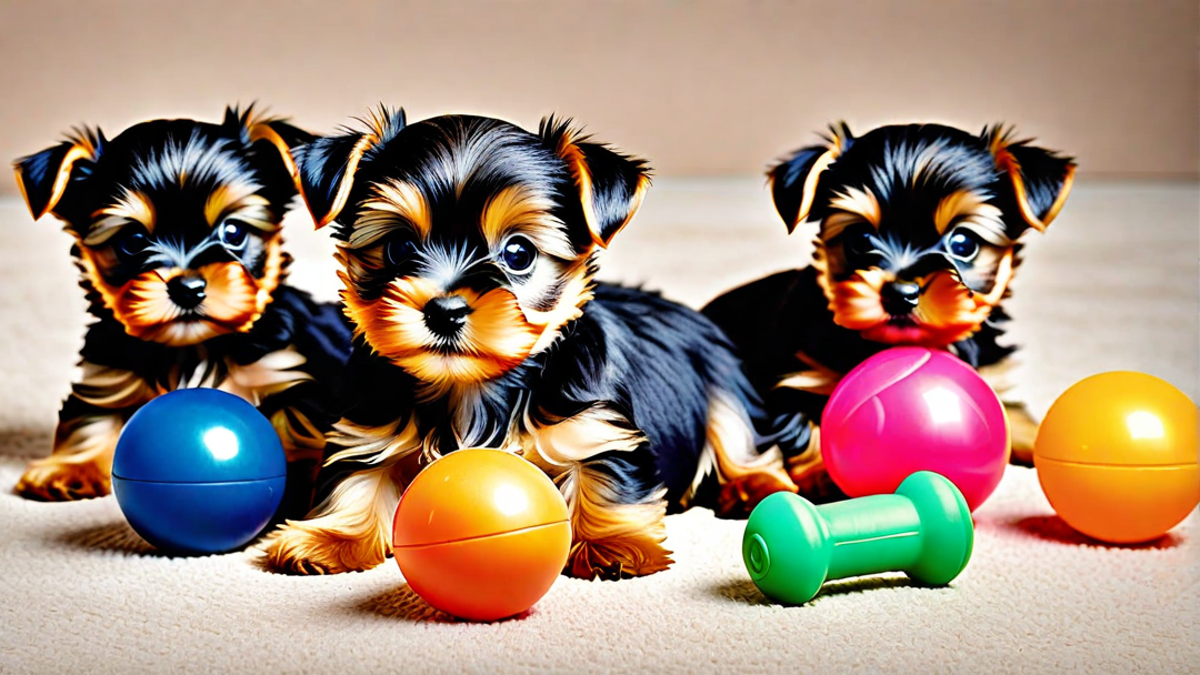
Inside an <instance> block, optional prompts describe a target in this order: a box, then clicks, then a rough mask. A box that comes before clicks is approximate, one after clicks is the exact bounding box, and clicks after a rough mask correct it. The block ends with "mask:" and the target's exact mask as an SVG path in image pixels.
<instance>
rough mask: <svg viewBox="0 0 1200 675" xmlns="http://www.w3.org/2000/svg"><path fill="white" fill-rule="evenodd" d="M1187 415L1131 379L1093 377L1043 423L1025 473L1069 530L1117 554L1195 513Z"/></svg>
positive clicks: (1197, 474)
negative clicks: (1113, 547)
mask: <svg viewBox="0 0 1200 675" xmlns="http://www.w3.org/2000/svg"><path fill="white" fill-rule="evenodd" d="M1197 434H1198V428H1197V411H1196V405H1195V404H1194V403H1192V401H1191V400H1190V399H1189V398H1188V397H1187V396H1186V395H1184V393H1183V392H1181V391H1179V390H1178V389H1176V388H1175V387H1173V386H1171V385H1170V384H1167V383H1166V382H1164V381H1162V380H1160V379H1158V378H1157V377H1152V376H1150V375H1145V374H1143V373H1134V372H1112V373H1102V374H1100V375H1093V376H1092V377H1089V378H1087V379H1084V380H1082V381H1080V382H1079V383H1078V384H1076V385H1075V386H1073V387H1071V388H1070V389H1068V390H1067V391H1066V392H1064V393H1063V395H1062V396H1059V397H1058V400H1057V401H1055V402H1054V405H1053V406H1051V407H1050V412H1048V413H1046V419H1045V420H1043V421H1042V425H1041V428H1040V429H1039V430H1038V436H1037V441H1036V443H1035V444H1034V450H1033V463H1034V466H1035V467H1037V473H1038V481H1039V482H1040V483H1041V485H1042V491H1043V492H1045V493H1046V498H1047V499H1049V500H1050V505H1051V506H1053V507H1054V510H1055V511H1057V512H1058V515H1059V516H1060V517H1061V518H1062V519H1063V520H1064V521H1065V522H1066V523H1067V524H1068V525H1070V526H1071V527H1073V528H1075V529H1076V530H1078V531H1080V532H1082V533H1083V534H1086V535H1088V536H1089V537H1092V538H1094V539H1099V540H1101V541H1107V542H1112V543H1118V544H1132V543H1138V542H1144V541H1150V540H1152V539H1156V538H1158V537H1160V536H1162V535H1163V534H1164V533H1166V532H1167V530H1170V529H1171V528H1172V527H1175V526H1176V525H1178V524H1179V523H1180V522H1181V521H1182V520H1183V519H1184V518H1186V517H1187V515H1188V514H1189V513H1191V511H1192V509H1194V508H1196V505H1197V504H1198V503H1200V465H1198V464H1197V445H1198V443H1197Z"/></svg>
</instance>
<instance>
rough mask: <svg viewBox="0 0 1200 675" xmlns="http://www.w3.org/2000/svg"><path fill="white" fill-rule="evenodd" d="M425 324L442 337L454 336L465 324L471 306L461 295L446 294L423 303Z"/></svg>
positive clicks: (430, 330)
mask: <svg viewBox="0 0 1200 675" xmlns="http://www.w3.org/2000/svg"><path fill="white" fill-rule="evenodd" d="M423 311H424V314H425V326H426V327H427V328H429V332H431V333H433V334H434V335H437V336H438V337H442V338H447V339H449V338H454V337H456V336H457V335H458V334H459V332H461V331H462V328H463V326H465V325H467V315H468V314H470V313H471V307H470V306H469V305H468V304H467V299H466V298H464V297H462V296H461V295H446V296H442V297H437V298H433V299H432V300H430V301H429V302H427V303H425V308H424V310H423Z"/></svg>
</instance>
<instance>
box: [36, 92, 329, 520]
mask: <svg viewBox="0 0 1200 675" xmlns="http://www.w3.org/2000/svg"><path fill="white" fill-rule="evenodd" d="M311 138H312V136H311V135H309V134H308V133H306V132H304V131H301V130H300V129H297V128H295V127H293V126H291V125H289V124H287V123H285V122H283V121H281V120H278V119H271V118H263V117H257V118H256V117H255V116H254V115H253V114H252V111H251V110H247V111H245V112H244V113H239V112H238V111H236V110H233V109H229V110H227V111H226V114H225V119H224V121H223V123H221V124H207V123H202V122H195V121H192V120H183V119H179V120H155V121H150V122H145V123H142V124H138V125H135V126H133V127H130V128H129V129H127V130H125V131H124V132H122V133H121V134H120V135H118V136H116V137H115V138H113V139H112V140H108V139H106V138H105V137H104V135H103V133H102V132H100V131H99V130H83V131H79V132H76V133H75V134H73V135H72V136H70V137H69V138H68V139H67V140H66V141H64V142H62V143H60V144H58V145H56V146H53V147H51V148H48V149H46V150H44V151H42V152H40V153H37V154H35V155H30V156H28V157H25V158H23V159H20V160H18V161H17V163H16V165H15V168H16V174H17V182H18V184H19V185H20V187H21V191H22V194H24V195H25V199H26V201H27V202H28V204H29V208H30V211H31V212H32V213H33V216H34V218H35V219H37V218H40V217H42V216H43V215H45V214H47V213H51V214H53V215H54V216H55V217H57V218H58V219H60V220H61V221H63V223H64V224H65V230H66V231H67V232H68V233H69V234H71V236H72V237H74V239H75V245H74V247H73V248H72V250H71V253H72V255H73V256H74V258H75V261H76V263H77V265H78V267H79V269H80V271H81V272H82V275H81V277H80V284H81V285H82V286H83V288H84V290H85V291H86V292H87V299H88V301H89V311H90V312H91V314H92V315H93V316H94V317H95V319H96V321H95V322H94V323H93V324H92V325H91V326H90V327H89V328H88V331H87V336H86V338H85V340H84V347H83V351H82V352H81V355H80V356H81V359H82V362H81V364H80V365H81V368H82V373H83V375H82V379H80V380H79V381H78V382H76V383H74V384H73V385H72V387H71V394H70V396H69V397H68V398H67V400H66V402H65V403H64V404H63V407H62V411H61V412H60V413H59V424H58V430H57V432H56V433H55V438H54V450H53V453H52V454H51V455H50V456H49V457H46V458H44V459H39V460H36V461H34V462H32V463H31V464H30V466H29V468H28V470H26V472H25V474H24V475H23V476H22V477H21V479H20V482H19V483H18V484H17V486H16V490H17V492H19V493H20V494H23V495H25V496H27V497H30V498H33V499H43V500H68V499H80V498H86V497H95V496H100V495H104V494H107V493H108V491H109V488H110V480H109V478H110V477H109V471H110V469H111V464H112V453H113V449H114V447H115V444H116V440H117V436H118V435H119V433H120V431H121V428H122V426H123V425H124V424H125V422H126V420H128V419H129V417H130V416H131V415H132V414H133V413H134V412H135V411H136V410H137V409H138V408H139V407H141V406H142V405H143V404H145V403H146V402H148V401H150V400H151V399H153V398H154V397H156V396H158V395H160V394H162V393H165V392H168V391H172V390H174V389H179V388H185V387H213V388H218V389H223V390H225V391H228V392H230V393H233V394H236V395H238V396H241V397H242V398H244V399H246V400H248V401H250V402H251V403H253V404H254V405H256V406H258V408H259V410H260V411H262V412H263V414H265V415H266V416H267V417H268V418H269V419H270V420H271V423H272V424H273V425H274V426H275V428H276V430H277V431H278V433H279V436H280V438H281V440H282V441H283V445H284V448H285V450H286V451H287V453H288V458H289V485H288V490H287V495H285V504H284V507H283V508H284V510H289V509H290V510H291V511H292V512H295V511H296V510H299V513H301V514H302V513H304V512H305V511H306V510H307V508H308V506H309V504H310V503H311V494H312V484H313V478H312V474H313V473H314V470H315V468H316V466H317V463H318V462H319V459H320V457H321V454H322V451H323V448H324V445H325V443H324V435H325V432H326V431H327V430H328V429H329V426H330V425H331V424H332V422H334V421H336V415H335V414H334V413H333V412H332V411H331V410H330V405H331V404H332V401H333V396H332V393H331V392H332V389H333V388H334V387H335V386H336V384H337V380H338V376H339V374H340V370H341V367H342V365H343V364H344V363H345V360H346V359H347V358H348V356H349V351H350V331H349V328H348V326H346V325H345V322H344V321H343V319H342V318H341V317H340V316H339V312H338V310H337V308H336V307H335V306H333V305H318V304H316V303H314V302H313V301H312V299H311V298H310V297H309V296H308V295H307V294H305V293H303V292H301V291H298V290H295V289H293V288H290V287H288V286H286V285H284V284H283V283H282V282H283V280H284V277H285V275H286V271H287V265H288V262H289V258H288V256H287V254H286V253H284V251H283V249H282V240H281V237H280V223H281V220H282V218H283V215H284V212H285V211H286V210H287V208H288V204H289V202H291V201H292V199H293V198H294V197H295V195H296V187H295V180H294V165H293V164H292V163H291V157H290V155H289V153H288V150H289V147H290V146H293V145H296V144H298V143H301V142H307V141H308V140H311ZM163 451H164V452H169V451H170V449H169V448H163Z"/></svg>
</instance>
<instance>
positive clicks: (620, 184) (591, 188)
mask: <svg viewBox="0 0 1200 675" xmlns="http://www.w3.org/2000/svg"><path fill="white" fill-rule="evenodd" d="M538 135H539V136H541V138H542V142H543V143H544V144H545V145H546V147H548V148H550V149H551V150H553V151H554V153H555V154H556V155H558V156H559V157H560V158H562V159H563V161H565V162H566V163H567V169H568V170H569V171H570V172H571V178H572V179H573V180H574V182H575V187H576V188H577V189H578V190H579V201H580V204H582V206H583V217H584V220H586V221H587V227H588V231H590V232H591V235H592V241H593V242H595V244H596V245H598V246H600V247H601V248H607V247H608V244H609V242H611V241H612V238H613V237H614V236H616V234H617V233H618V232H620V231H621V229H622V228H624V227H625V226H626V225H628V224H629V221H630V220H632V219H633V216H634V214H635V213H637V210H638V208H639V207H640V206H641V205H642V198H644V197H645V196H646V189H647V188H648V187H650V168H649V167H648V166H646V162H645V161H644V160H641V159H638V158H636V157H630V156H628V155H623V154H621V153H619V152H616V151H614V150H612V149H611V148H609V147H608V146H606V145H603V144H601V143H593V142H589V139H588V138H589V137H587V136H582V135H580V132H579V130H578V129H576V128H572V126H571V120H568V119H562V120H560V119H555V118H554V116H553V115H551V116H549V117H546V118H544V119H543V120H542V123H541V124H540V125H539V126H538Z"/></svg>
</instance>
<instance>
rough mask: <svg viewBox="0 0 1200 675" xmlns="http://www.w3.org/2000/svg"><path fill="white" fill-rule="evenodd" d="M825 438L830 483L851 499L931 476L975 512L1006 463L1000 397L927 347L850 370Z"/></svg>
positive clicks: (831, 407)
mask: <svg viewBox="0 0 1200 675" xmlns="http://www.w3.org/2000/svg"><path fill="white" fill-rule="evenodd" d="M820 438H821V454H822V456H823V457H824V460H825V465H826V467H827V468H828V470H829V475H830V477H831V478H833V481H834V482H835V483H837V485H838V487H839V488H841V489H842V491H843V492H845V493H846V494H847V495H849V496H851V497H860V496H863V495H872V494H888V493H891V492H894V491H895V490H896V487H897V486H899V485H900V481H902V480H904V479H905V478H906V477H907V476H909V475H910V474H912V473H914V472H917V471H933V472H935V473H938V474H941V475H943V476H945V477H946V478H949V479H950V481H951V482H953V483H954V485H955V486H956V487H958V489H959V490H960V491H961V492H962V494H963V497H965V498H966V500H967V505H968V506H969V507H970V509H971V510H972V511H974V510H975V509H977V508H979V505H980V504H982V503H983V502H984V500H986V499H987V498H988V496H990V495H991V494H992V491H993V490H995V489H996V486H997V485H999V483H1000V479H1001V478H1003V476H1004V467H1005V465H1006V464H1008V455H1009V431H1008V416H1007V414H1006V413H1005V412H1004V406H1003V405H1002V404H1001V403H1000V399H999V398H998V397H997V396H996V393H995V392H994V391H992V388H991V387H990V386H988V384H987V383H986V382H984V381H983V378H981V377H979V375H978V374H977V373H976V372H975V371H974V370H972V369H971V367H970V366H968V365H967V364H965V363H963V362H962V361H961V360H959V359H958V358H956V357H955V356H953V355H951V354H950V353H948V352H944V351H936V350H930V349H925V348H924V347H894V348H892V349H888V350H885V351H883V352H880V353H878V354H876V355H874V356H872V357H871V358H869V359H867V360H866V361H863V362H862V363H860V364H859V365H858V366H857V367H856V368H854V369H853V370H851V371H850V372H849V373H848V374H847V375H846V377H844V378H843V379H842V381H841V382H840V383H839V384H838V386H837V388H836V389H834V392H833V395H832V396H831V397H830V399H829V403H828V405H826V407H825V412H824V413H823V415H822V417H821V437H820Z"/></svg>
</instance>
